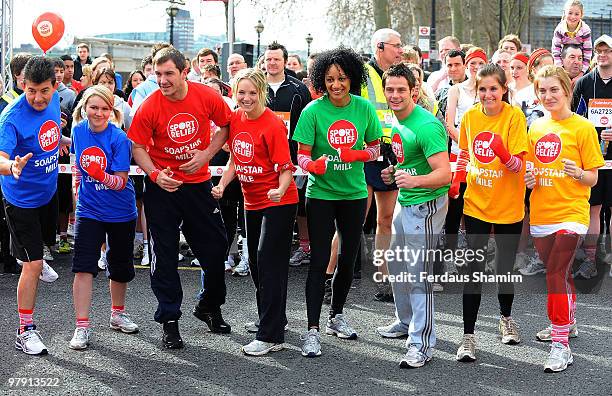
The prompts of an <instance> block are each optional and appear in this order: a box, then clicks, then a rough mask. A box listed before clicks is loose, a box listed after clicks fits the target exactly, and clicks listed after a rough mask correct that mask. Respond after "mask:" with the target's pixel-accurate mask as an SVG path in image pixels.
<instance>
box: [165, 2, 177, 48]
mask: <svg viewBox="0 0 612 396" xmlns="http://www.w3.org/2000/svg"><path fill="white" fill-rule="evenodd" d="M178 12H179V9H178V7H177V6H175V5H174V4H172V5H170V7H168V8H166V14H168V16H169V17H170V45H174V17H176V15H177V14H178Z"/></svg>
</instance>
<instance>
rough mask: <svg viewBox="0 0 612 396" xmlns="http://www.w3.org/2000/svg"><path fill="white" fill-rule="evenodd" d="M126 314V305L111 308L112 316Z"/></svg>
mask: <svg viewBox="0 0 612 396" xmlns="http://www.w3.org/2000/svg"><path fill="white" fill-rule="evenodd" d="M124 312H125V305H113V306H112V307H111V314H112V315H119V314H122V313H124Z"/></svg>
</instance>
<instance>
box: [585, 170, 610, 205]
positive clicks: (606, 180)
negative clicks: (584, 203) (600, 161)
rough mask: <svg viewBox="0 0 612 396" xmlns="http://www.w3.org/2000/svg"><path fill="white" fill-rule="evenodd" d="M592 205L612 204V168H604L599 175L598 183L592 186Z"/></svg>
mask: <svg viewBox="0 0 612 396" xmlns="http://www.w3.org/2000/svg"><path fill="white" fill-rule="evenodd" d="M589 204H590V205H591V206H596V205H603V206H606V207H610V206H612V169H611V170H608V169H602V170H600V171H599V172H598V175H597V184H596V185H594V186H593V187H591V197H590V198H589Z"/></svg>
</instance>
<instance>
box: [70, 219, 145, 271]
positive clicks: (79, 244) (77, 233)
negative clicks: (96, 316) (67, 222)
mask: <svg viewBox="0 0 612 396" xmlns="http://www.w3.org/2000/svg"><path fill="white" fill-rule="evenodd" d="M135 232H136V220H130V221H125V222H121V223H106V222H102V221H98V220H93V219H87V218H82V217H78V218H77V220H76V224H75V229H74V257H73V259H72V272H74V273H77V272H87V273H90V274H93V276H94V277H95V276H96V275H97V274H98V259H99V258H100V246H102V244H103V243H104V242H107V246H106V261H107V263H108V265H107V266H106V276H108V278H109V279H112V280H114V281H116V282H124V283H125V282H129V281H131V280H132V279H134V276H135V273H134V236H135Z"/></svg>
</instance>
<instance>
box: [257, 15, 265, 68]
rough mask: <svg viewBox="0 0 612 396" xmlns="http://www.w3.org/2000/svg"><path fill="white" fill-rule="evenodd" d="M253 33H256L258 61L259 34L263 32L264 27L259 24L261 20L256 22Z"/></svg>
mask: <svg viewBox="0 0 612 396" xmlns="http://www.w3.org/2000/svg"><path fill="white" fill-rule="evenodd" d="M255 31H256V32H257V59H259V45H260V44H261V41H260V38H261V33H262V32H263V31H264V25H263V23H261V19H260V20H259V21H257V25H255Z"/></svg>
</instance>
